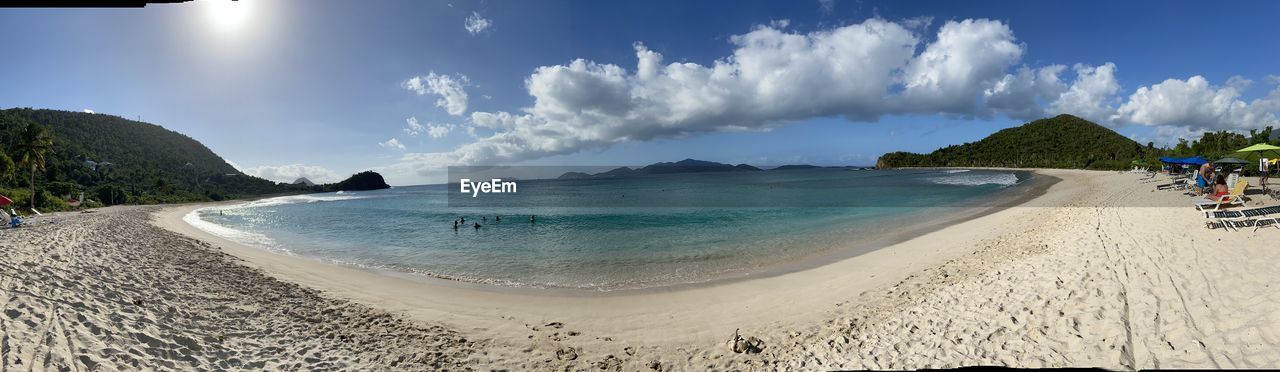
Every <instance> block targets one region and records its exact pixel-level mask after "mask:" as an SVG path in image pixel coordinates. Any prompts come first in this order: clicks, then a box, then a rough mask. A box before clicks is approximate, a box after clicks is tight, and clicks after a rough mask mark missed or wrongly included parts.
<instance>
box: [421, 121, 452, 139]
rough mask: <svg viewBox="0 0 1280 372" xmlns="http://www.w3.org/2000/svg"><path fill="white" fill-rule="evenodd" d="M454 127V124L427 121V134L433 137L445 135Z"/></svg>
mask: <svg viewBox="0 0 1280 372" xmlns="http://www.w3.org/2000/svg"><path fill="white" fill-rule="evenodd" d="M453 128H454V125H453V124H440V125H436V124H434V123H427V135H430V136H431V138H440V137H444V136H445V135H448V134H449V131H452V130H453Z"/></svg>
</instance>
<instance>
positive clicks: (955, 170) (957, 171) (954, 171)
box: [944, 169, 969, 173]
mask: <svg viewBox="0 0 1280 372" xmlns="http://www.w3.org/2000/svg"><path fill="white" fill-rule="evenodd" d="M968 171H969V170H968V169H950V170H946V171H944V172H946V173H964V172H968Z"/></svg>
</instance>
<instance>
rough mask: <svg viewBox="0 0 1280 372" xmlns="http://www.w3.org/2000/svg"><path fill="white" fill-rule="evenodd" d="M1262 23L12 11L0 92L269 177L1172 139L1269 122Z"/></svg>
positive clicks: (1174, 9)
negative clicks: (198, 150) (1033, 137)
mask: <svg viewBox="0 0 1280 372" xmlns="http://www.w3.org/2000/svg"><path fill="white" fill-rule="evenodd" d="M1275 14H1280V4H1277V3H1275V2H1211V3H1206V2H1194V3H1193V2H1186V3H1182V2H1118V3H1117V2H1088V1H1086V2H1069V3H1048V2H1030V1H1007V2H1006V1H991V2H978V3H972V2H954V1H938V2H926V1H910V2H876V1H842V0H835V1H830V2H824V1H789V2H750V1H732V2H696V3H693V4H689V3H688V2H679V1H635V2H587V1H539V2H527V1H511V2H471V1H367V2H340V1H327V0H321V1H306V2H303V1H255V0H243V1H240V2H239V3H229V2H212V3H211V2H210V1H202V2H197V3H191V4H179V5H151V6H148V7H146V8H142V9H4V10H0V40H2V41H3V45H5V47H4V50H5V52H4V55H3V57H2V58H0V87H2V88H0V107H6V108H7V107H38V108H56V109H65V110H76V111H79V110H86V109H88V110H93V111H95V112H97V113H105V114H112V115H118V116H123V117H127V118H135V119H136V118H141V119H142V120H143V121H147V122H151V123H156V124H160V125H163V126H165V127H166V128H169V129H173V130H176V131H179V132H182V133H184V134H187V135H189V136H191V137H193V138H195V139H197V140H199V141H201V142H203V143H204V144H206V145H207V146H209V147H210V148H211V149H213V150H214V151H215V152H217V153H218V154H220V155H222V156H223V157H224V158H226V159H227V160H229V161H232V162H233V163H234V164H235V165H237V166H238V167H240V168H241V169H242V170H245V171H246V172H247V173H250V174H255V175H259V176H263V177H268V178H272V179H275V180H280V181H285V180H291V179H292V178H294V177H297V176H308V177H310V178H313V179H317V180H321V181H334V180H337V179H340V178H342V177H344V176H346V175H348V174H350V173H353V172H356V171H360V170H365V169H376V170H378V171H380V172H382V173H383V174H384V175H386V176H387V177H388V179H389V180H390V181H391V183H392V184H400V185H404V184H417V183H426V182H432V181H436V180H437V178H439V176H440V174H441V173H442V170H443V167H445V166H448V165H455V164H556V165H633V164H634V165H642V164H647V163H651V162H656V161H670V160H679V159H683V158H686V157H692V158H698V159H706V160H714V161H722V162H732V163H740V162H745V163H751V164H757V165H766V166H767V165H780V164H788V163H812V164H823V165H836V164H842V165H843V164H853V165H863V164H872V163H873V162H874V160H875V158H876V157H877V156H878V155H880V154H882V153H884V152H889V151H897V150H908V151H929V150H932V149H934V148H937V147H940V146H945V145H949V144H956V143H962V142H966V141H972V140H976V139H980V138H982V137H984V136H986V135H988V134H990V133H992V132H994V131H996V130H999V129H1002V128H1006V127H1010V126H1014V125H1018V124H1020V123H1023V122H1025V121H1028V120H1030V119H1033V118H1036V117H1043V116H1052V115H1056V114H1058V113H1071V114H1076V115H1079V116H1083V117H1086V118H1089V119H1091V120H1095V121H1097V122H1100V123H1102V124H1104V125H1108V126H1110V127H1112V128H1114V129H1116V130H1117V131H1119V132H1120V133H1123V134H1125V135H1128V136H1130V137H1132V138H1135V139H1137V140H1139V141H1141V142H1147V141H1155V142H1157V143H1169V142H1170V141H1172V140H1173V139H1174V138H1177V137H1179V136H1195V135H1197V133H1199V132H1200V131H1204V130H1221V129H1228V130H1239V131H1247V130H1248V129H1251V128H1260V127H1263V126H1266V125H1276V123H1277V121H1276V115H1277V112H1280V91H1277V90H1276V83H1277V81H1280V79H1277V78H1276V77H1275V76H1276V75H1277V74H1280V65H1277V64H1276V63H1275V61H1277V60H1280V48H1276V47H1275V46H1274V45H1275V38H1276V37H1277V36H1280V32H1277V31H1278V28H1277V26H1275V24H1276V22H1274V15H1275ZM658 55H660V56H661V57H660V59H659V58H657V56H658ZM645 56H648V57H646V58H649V57H653V58H652V61H653V62H654V63H652V64H651V66H654V67H653V68H651V69H649V70H647V71H648V72H644V71H641V68H640V63H641V59H642V57H645ZM575 61H578V62H576V63H575ZM463 95H465V98H462V96H463ZM410 118H413V119H414V121H415V122H416V123H417V125H418V126H419V127H417V129H416V130H415V127H413V126H411V124H409V122H408V119H410ZM392 139H394V141H391V140H392Z"/></svg>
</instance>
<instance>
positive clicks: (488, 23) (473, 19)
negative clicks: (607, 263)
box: [464, 12, 493, 35]
mask: <svg viewBox="0 0 1280 372" xmlns="http://www.w3.org/2000/svg"><path fill="white" fill-rule="evenodd" d="M492 26H493V21H492V20H489V19H487V18H484V17H481V16H480V13H477V12H471V16H469V17H467V21H466V23H465V24H464V27H466V29H467V32H469V33H471V34H472V35H475V34H479V33H481V32H484V30H488V29H489V27H492Z"/></svg>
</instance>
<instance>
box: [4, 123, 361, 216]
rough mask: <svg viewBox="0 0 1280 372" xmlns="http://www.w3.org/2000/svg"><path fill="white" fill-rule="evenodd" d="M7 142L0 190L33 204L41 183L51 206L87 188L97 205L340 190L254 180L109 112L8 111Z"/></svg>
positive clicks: (164, 133)
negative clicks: (32, 185)
mask: <svg viewBox="0 0 1280 372" xmlns="http://www.w3.org/2000/svg"><path fill="white" fill-rule="evenodd" d="M0 147H2V148H3V151H0V194H4V195H6V196H8V197H10V198H12V199H14V201H15V205H18V206H27V205H30V199H31V198H32V197H33V194H32V193H31V191H30V190H31V187H30V186H31V184H32V181H34V183H35V185H36V192H35V194H34V198H35V204H36V206H37V207H43V208H45V209H50V210H61V209H66V208H67V199H68V198H70V197H78V196H79V195H80V193H81V192H83V193H84V194H85V199H89V200H90V201H89V202H88V203H89V204H91V205H99V204H124V203H129V204H152V203H174V202H185V201H202V200H222V199H227V198H237V197H246V196H256V195H264V194H274V193H291V192H321V191H330V190H335V189H338V188H339V187H340V186H338V185H317V186H307V185H291V184H285V183H275V182H272V181H268V180H265V179H261V178H257V177H252V176H249V175H246V174H244V173H241V172H240V171H238V170H236V169H235V168H234V167H232V166H231V165H230V164H228V163H227V162H226V161H225V160H223V159H222V158H221V157H219V156H218V155H217V154H215V153H213V151H211V150H209V148H208V147H205V146H204V145H203V144H201V143H200V142H199V141H196V140H194V139H192V138H190V137H187V136H185V135H183V134H180V133H177V132H174V131H171V130H168V129H165V128H163V127H161V126H158V125H154V124H149V123H143V122H139V121H134V120H129V119H125V118H121V117H118V116H112V115H105V114H89V113H80V112H69V111H58V110H36V109H29V108H22V109H9V110H3V111H0ZM24 155H25V156H24ZM41 158H43V159H41ZM41 160H43V161H41ZM33 165H34V166H35V172H32V166H33Z"/></svg>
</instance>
